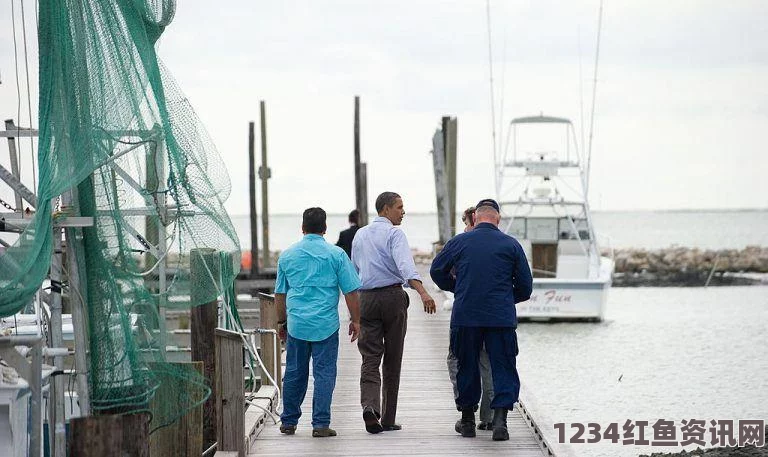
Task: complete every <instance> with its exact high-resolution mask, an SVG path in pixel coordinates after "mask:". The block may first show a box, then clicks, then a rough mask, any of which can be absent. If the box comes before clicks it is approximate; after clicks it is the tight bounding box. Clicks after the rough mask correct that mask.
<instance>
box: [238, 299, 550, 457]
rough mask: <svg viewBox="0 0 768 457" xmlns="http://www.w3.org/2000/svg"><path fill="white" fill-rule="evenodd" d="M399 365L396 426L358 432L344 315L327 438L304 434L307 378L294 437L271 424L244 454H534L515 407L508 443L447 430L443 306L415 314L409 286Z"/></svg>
mask: <svg viewBox="0 0 768 457" xmlns="http://www.w3.org/2000/svg"><path fill="white" fill-rule="evenodd" d="M409 294H410V298H411V307H410V309H409V317H408V333H407V335H406V343H405V354H404V358H403V370H402V377H401V381H400V396H399V400H398V412H397V422H398V423H399V424H402V426H403V430H400V431H396V432H384V433H380V434H377V435H371V434H369V433H367V432H366V431H365V428H364V424H363V420H362V410H361V408H360V384H359V383H360V361H361V357H360V353H359V352H358V350H357V346H356V345H355V344H352V343H349V340H348V337H347V336H346V335H345V334H346V329H347V324H346V322H347V320H346V316H347V312H346V310H345V307H344V306H343V305H342V304H340V306H341V308H342V309H340V315H341V316H342V324H341V330H340V332H341V333H342V335H341V337H342V340H341V342H340V348H339V364H338V377H337V381H336V390H335V391H334V397H333V404H332V410H331V427H332V428H334V429H335V430H336V431H337V432H338V436H336V437H332V438H312V425H311V418H312V409H311V408H312V378H311V376H310V381H309V384H310V385H309V389H308V392H307V397H306V399H305V401H304V404H303V405H302V412H303V415H302V417H301V419H300V420H299V425H298V427H297V430H296V434H295V435H292V436H287V435H282V434H281V433H280V430H279V427H278V426H276V425H273V424H272V423H271V421H268V422H269V423H268V425H266V426H265V428H264V430H263V431H262V432H261V433H260V434H259V436H258V438H257V439H256V440H255V441H254V442H253V446H252V447H251V448H250V454H249V455H260V456H286V455H301V456H363V455H375V456H377V457H380V456H398V455H415V456H451V455H467V454H468V453H471V454H472V455H482V456H485V455H515V456H520V457H533V456H536V457H541V456H544V455H546V454H545V453H544V451H542V449H541V447H540V446H539V443H538V441H537V439H536V437H535V436H534V434H533V432H532V430H531V428H530V427H529V426H528V424H527V423H526V421H525V419H524V418H523V416H522V415H521V413H520V411H519V410H517V409H515V410H514V411H510V413H509V418H508V421H507V422H508V426H509V435H510V440H509V441H503V442H494V441H492V440H491V432H486V431H482V430H478V434H477V437H476V438H472V439H469V438H462V437H461V436H460V435H458V434H457V433H456V432H455V431H454V430H453V428H454V424H455V422H456V420H457V419H458V418H459V412H458V411H456V408H455V406H454V401H453V390H452V387H451V383H450V381H449V379H448V371H447V368H446V360H445V359H446V356H447V353H448V328H449V322H450V311H443V310H439V311H438V313H437V314H436V315H431V316H429V315H427V314H425V313H424V312H423V311H422V307H421V301H420V300H419V298H418V296H417V295H416V294H415V293H413V291H409Z"/></svg>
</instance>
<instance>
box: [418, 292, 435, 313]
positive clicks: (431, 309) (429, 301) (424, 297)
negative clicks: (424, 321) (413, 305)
mask: <svg viewBox="0 0 768 457" xmlns="http://www.w3.org/2000/svg"><path fill="white" fill-rule="evenodd" d="M419 296H420V297H421V302H422V303H424V312H425V313H427V314H434V313H436V312H437V307H436V306H435V300H434V299H433V298H432V296H431V295H429V294H428V293H427V292H426V291H424V292H423V293H421V294H419Z"/></svg>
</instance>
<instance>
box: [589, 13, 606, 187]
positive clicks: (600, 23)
mask: <svg viewBox="0 0 768 457" xmlns="http://www.w3.org/2000/svg"><path fill="white" fill-rule="evenodd" d="M602 27H603V0H600V12H599V13H598V16H597V45H596V47H595V73H594V78H593V79H592V113H591V114H590V119H589V147H588V149H587V173H586V185H585V187H584V199H585V200H586V199H587V195H588V194H589V170H590V166H591V165H592V136H593V133H594V128H595V96H596V95H597V63H598V60H599V59H600V32H601V30H602Z"/></svg>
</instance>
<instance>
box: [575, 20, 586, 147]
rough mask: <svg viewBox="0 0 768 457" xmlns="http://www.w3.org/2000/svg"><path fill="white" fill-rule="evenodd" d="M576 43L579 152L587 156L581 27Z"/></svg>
mask: <svg viewBox="0 0 768 457" xmlns="http://www.w3.org/2000/svg"><path fill="white" fill-rule="evenodd" d="M576 43H577V46H578V50H579V126H580V127H581V144H580V145H579V151H581V154H585V153H586V152H587V151H586V150H585V149H584V76H583V73H582V71H581V27H579V29H578V32H577V35H576Z"/></svg>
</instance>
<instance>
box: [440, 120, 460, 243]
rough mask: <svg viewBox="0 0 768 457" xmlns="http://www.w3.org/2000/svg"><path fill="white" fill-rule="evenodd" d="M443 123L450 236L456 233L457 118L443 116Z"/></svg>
mask: <svg viewBox="0 0 768 457" xmlns="http://www.w3.org/2000/svg"><path fill="white" fill-rule="evenodd" d="M442 124H443V145H444V147H445V174H446V178H447V179H446V180H447V186H448V202H449V205H450V208H449V211H450V213H449V217H450V219H449V222H450V227H451V237H453V236H455V235H456V136H457V125H456V124H457V120H456V118H455V117H449V116H445V117H443V120H442Z"/></svg>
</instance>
